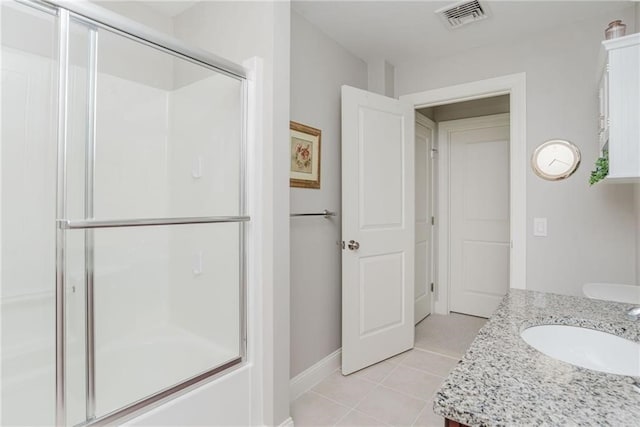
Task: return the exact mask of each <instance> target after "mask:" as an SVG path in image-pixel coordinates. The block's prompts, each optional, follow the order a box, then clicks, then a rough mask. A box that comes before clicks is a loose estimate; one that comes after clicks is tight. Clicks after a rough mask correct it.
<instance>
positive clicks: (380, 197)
mask: <svg viewBox="0 0 640 427" xmlns="http://www.w3.org/2000/svg"><path fill="white" fill-rule="evenodd" d="M413 133H414V111H413V107H412V106H410V105H407V104H403V103H401V102H400V101H398V100H397V99H391V98H387V97H384V96H381V95H377V94H373V93H369V92H366V91H363V90H359V89H355V88H352V87H349V86H343V87H342V238H343V240H344V241H345V244H346V246H345V249H344V250H343V252H342V373H343V374H345V375H347V374H350V373H352V372H354V371H357V370H359V369H362V368H364V367H367V366H369V365H372V364H374V363H377V362H379V361H381V360H384V359H386V358H389V357H391V356H394V355H395V354H398V353H400V352H403V351H405V350H408V349H410V348H412V347H413V336H414V324H413V304H414V297H413V287H414V217H415V210H414V209H415V206H414V180H415V176H414V144H415V141H414V136H413Z"/></svg>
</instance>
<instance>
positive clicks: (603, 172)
mask: <svg viewBox="0 0 640 427" xmlns="http://www.w3.org/2000/svg"><path fill="white" fill-rule="evenodd" d="M607 175H609V151H608V150H604V151H602V156H601V157H598V160H596V168H595V170H592V171H591V176H590V177H589V184H590V185H593V184H595V183H596V182H599V181H602V180H603V179H605V177H606V176H607Z"/></svg>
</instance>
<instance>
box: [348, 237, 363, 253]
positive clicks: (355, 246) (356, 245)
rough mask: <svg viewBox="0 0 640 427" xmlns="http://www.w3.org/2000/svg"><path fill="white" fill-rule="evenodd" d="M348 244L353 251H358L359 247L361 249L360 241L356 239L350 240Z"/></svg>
mask: <svg viewBox="0 0 640 427" xmlns="http://www.w3.org/2000/svg"><path fill="white" fill-rule="evenodd" d="M347 246H348V247H349V249H351V250H352V251H357V250H358V249H360V243H358V242H356V241H355V240H349V244H348V245H347Z"/></svg>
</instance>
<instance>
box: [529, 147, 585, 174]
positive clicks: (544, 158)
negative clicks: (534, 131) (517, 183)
mask: <svg viewBox="0 0 640 427" xmlns="http://www.w3.org/2000/svg"><path fill="white" fill-rule="evenodd" d="M579 165H580V150H579V149H578V147H576V146H575V145H574V144H572V143H570V142H569V141H565V140H563V139H552V140H550V141H546V142H544V143H542V144H540V146H538V148H536V150H535V151H534V152H533V156H531V167H532V168H533V171H534V172H535V173H536V175H538V176H539V177H540V178H542V179H546V180H548V181H558V180H560V179H565V178H569V177H570V176H571V175H572V174H573V173H574V172H575V171H576V169H578V166H579Z"/></svg>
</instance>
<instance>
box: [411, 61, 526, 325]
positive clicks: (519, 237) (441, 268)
mask: <svg viewBox="0 0 640 427" xmlns="http://www.w3.org/2000/svg"><path fill="white" fill-rule="evenodd" d="M526 82H527V77H526V73H516V74H508V75H504V76H499V77H493V78H490V79H485V80H478V81H474V82H469V83H461V84H456V85H453V86H447V87H442V88H438V89H431V90H427V91H422V92H415V93H411V94H407V95H402V96H400V100H401V101H404V102H408V103H410V104H411V105H413V106H414V108H425V107H431V106H436V105H443V104H451V103H454V102H461V101H470V100H472V99H481V98H487V97H491V96H498V95H505V94H508V95H509V114H510V141H509V143H510V146H509V157H510V159H509V160H510V164H509V165H510V169H511V170H510V189H509V191H510V195H509V199H510V228H511V230H510V237H511V254H510V258H509V261H510V266H509V276H510V277H509V286H510V287H511V288H513V289H526V288H527V284H526V277H527V230H528V229H527V170H528V167H529V156H528V154H527V149H526V139H527V138H526V136H527V119H526V118H527V102H526V98H527V96H526V87H527V84H526ZM436 142H437V140H436ZM438 148H439V147H438ZM437 158H438V156H436V162H434V170H435V171H436V172H435V175H434V179H435V180H436V181H438V180H439V179H440V175H441V172H440V171H439V166H438V161H437ZM437 185H439V183H437V184H436V186H437ZM434 202H435V211H436V212H437V214H436V226H435V230H434V231H435V234H434V242H435V248H436V250H434V255H435V261H436V266H437V268H436V269H435V277H436V281H435V293H434V312H435V313H439V314H447V313H448V312H449V297H448V289H447V286H445V285H443V284H445V283H447V282H448V278H447V271H446V265H445V264H446V263H445V260H444V257H439V256H438V255H439V254H443V253H446V252H447V247H446V244H447V242H446V241H445V240H444V239H440V238H439V234H440V232H439V228H440V223H441V222H442V220H443V218H442V217H443V215H442V210H443V209H445V208H446V207H443V206H441V205H440V197H439V195H436V198H435V199H434Z"/></svg>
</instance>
